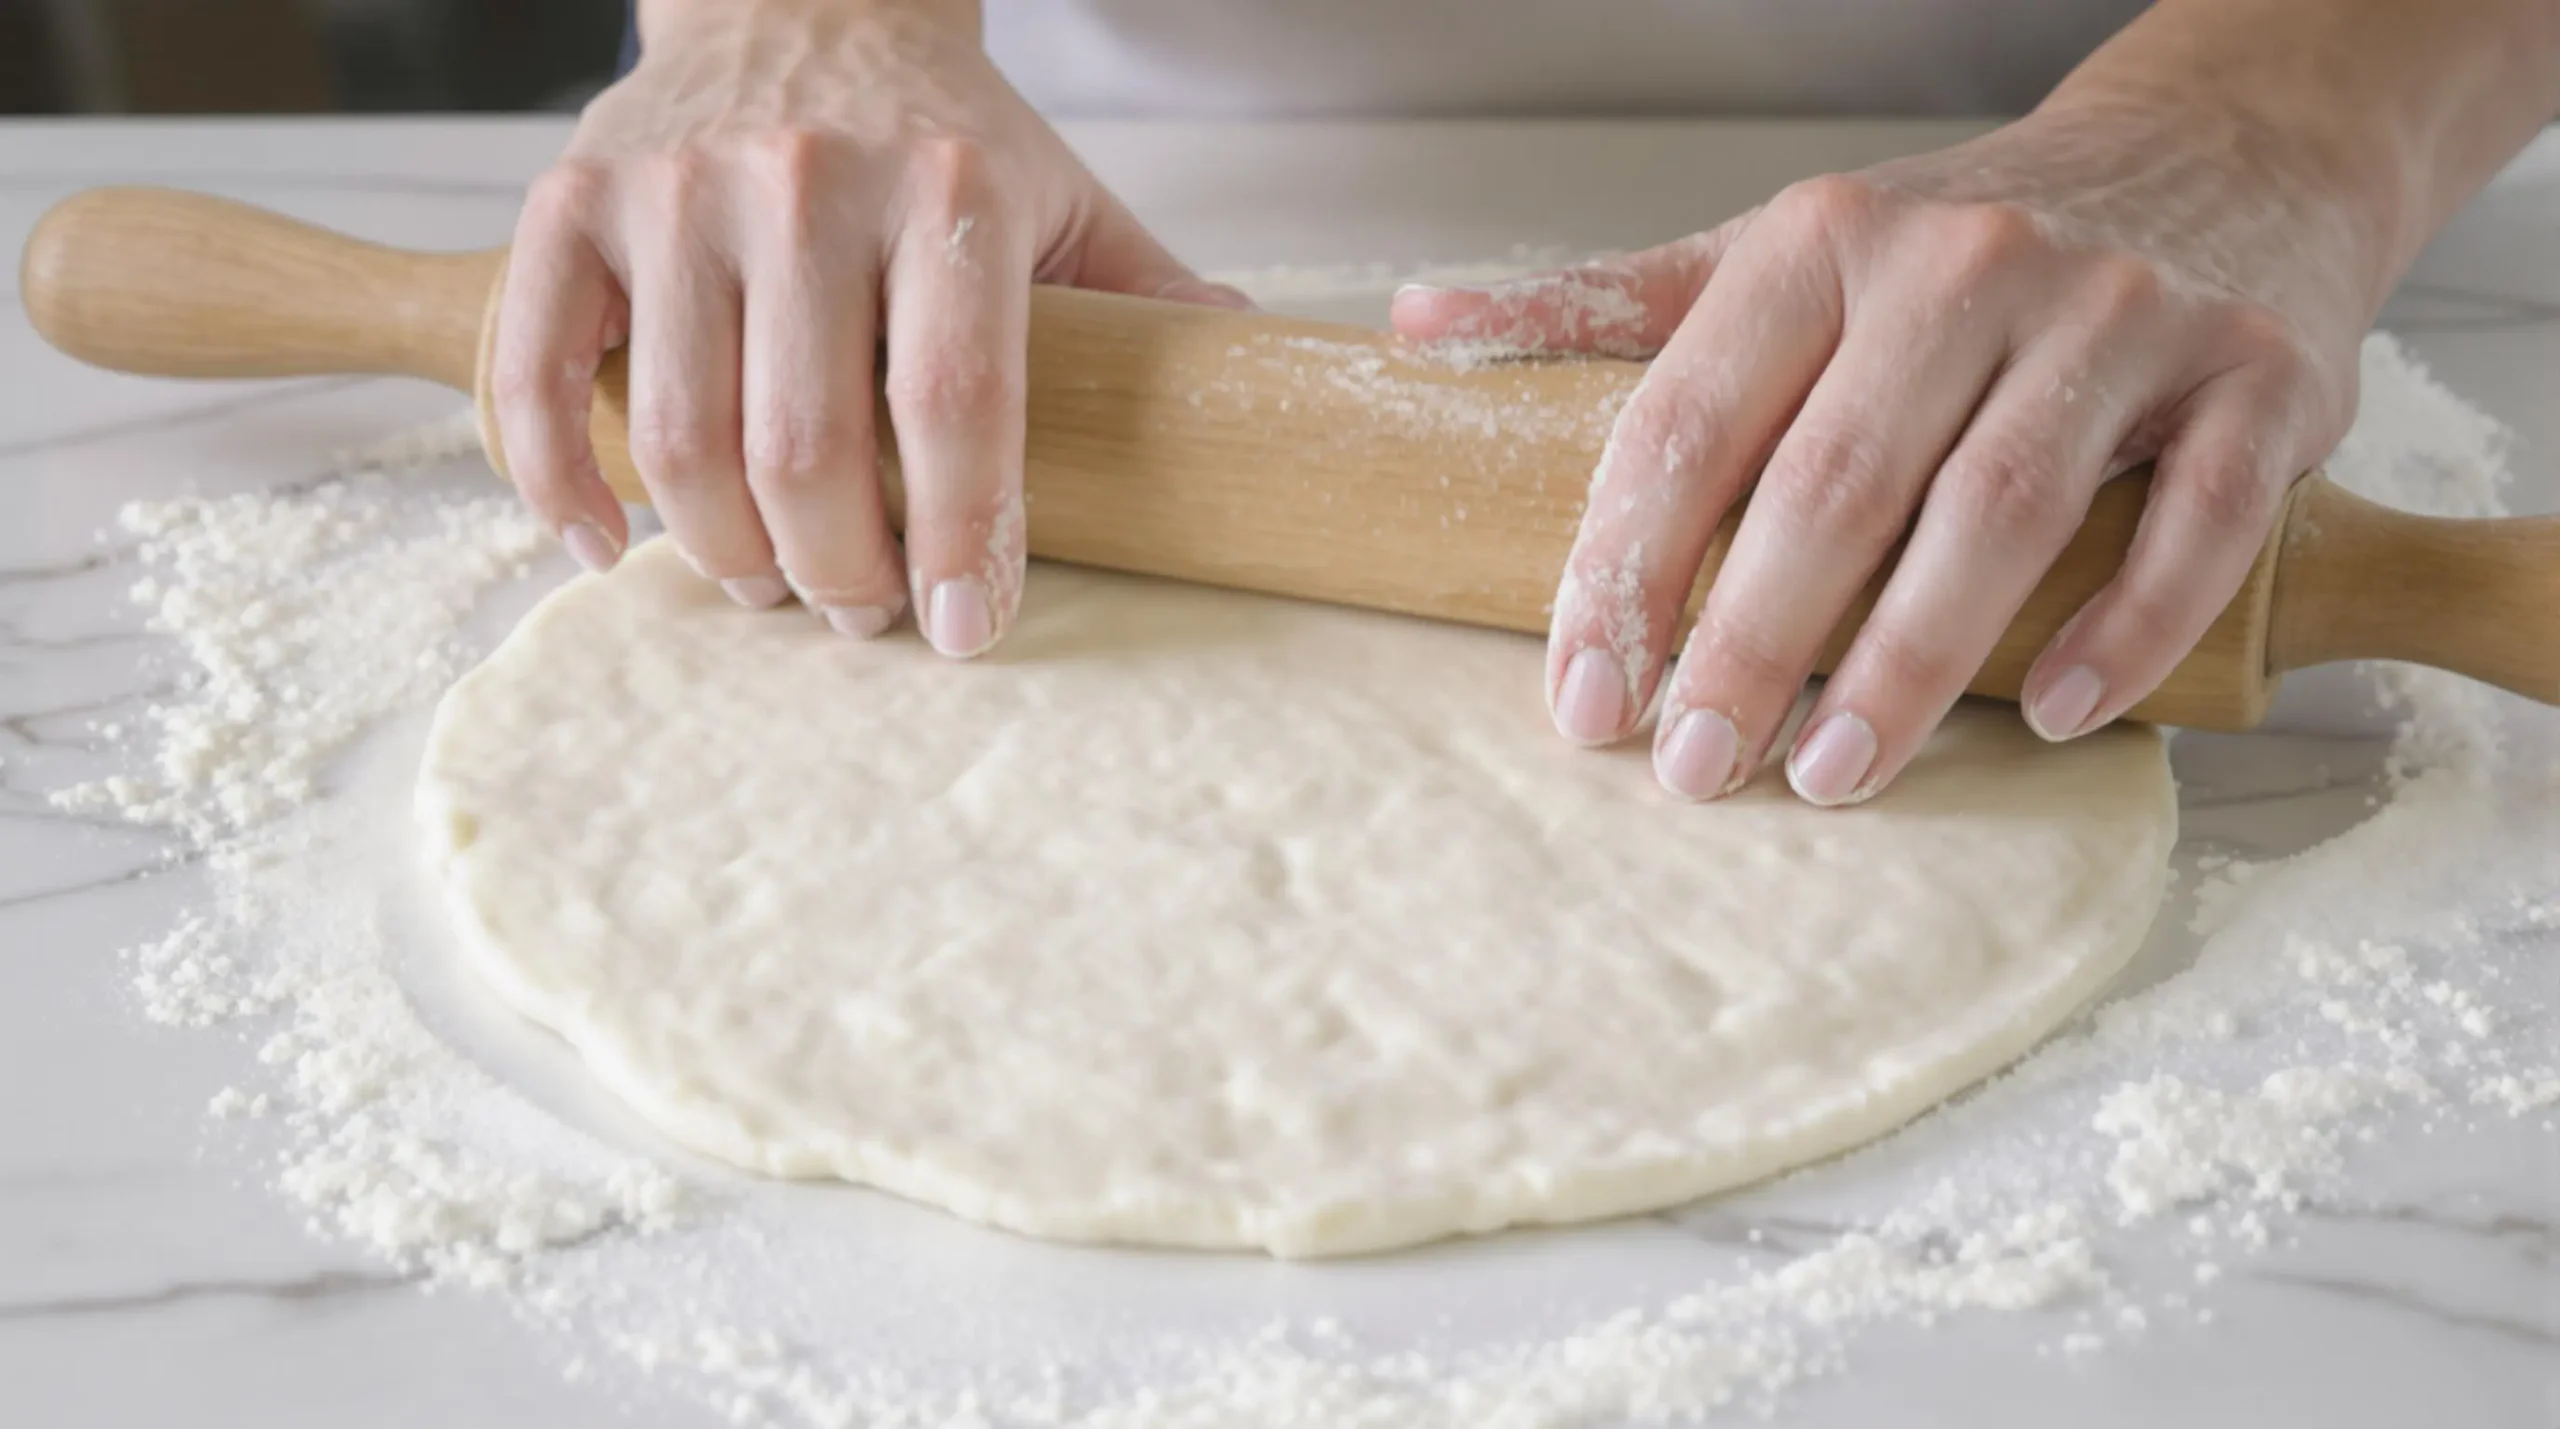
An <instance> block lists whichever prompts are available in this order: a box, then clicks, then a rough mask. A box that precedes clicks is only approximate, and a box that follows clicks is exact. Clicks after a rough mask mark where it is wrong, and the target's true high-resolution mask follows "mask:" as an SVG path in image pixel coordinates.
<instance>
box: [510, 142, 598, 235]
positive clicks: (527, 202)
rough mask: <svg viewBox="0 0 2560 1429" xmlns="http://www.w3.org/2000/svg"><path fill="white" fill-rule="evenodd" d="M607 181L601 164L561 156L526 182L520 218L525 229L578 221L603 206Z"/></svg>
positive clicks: (570, 224) (582, 220)
mask: <svg viewBox="0 0 2560 1429" xmlns="http://www.w3.org/2000/svg"><path fill="white" fill-rule="evenodd" d="M607 183H608V179H607V176H606V172H605V167H604V165H602V164H599V163H597V162H595V161H594V160H592V159H563V160H561V161H560V162H559V163H556V164H554V165H552V166H551V167H550V168H548V169H545V170H543V171H542V173H540V174H539V175H537V176H535V178H534V181H533V182H532V183H531V184H529V185H527V186H526V188H525V194H524V215H523V220H522V222H523V224H524V226H525V227H527V228H528V229H540V228H546V227H569V226H575V225H578V224H581V223H583V222H584V221H585V220H586V219H587V217H588V216H589V215H591V214H593V213H594V212H595V211H596V210H597V209H598V208H600V207H602V206H603V203H604V195H605V189H606V186H607Z"/></svg>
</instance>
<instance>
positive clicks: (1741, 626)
mask: <svg viewBox="0 0 2560 1429" xmlns="http://www.w3.org/2000/svg"><path fill="white" fill-rule="evenodd" d="M1681 664H1682V665H1683V666H1684V667H1687V666H1692V665H1694V666H1695V667H1696V668H1697V669H1698V670H1700V671H1701V672H1703V673H1705V674H1706V675H1707V677H1708V678H1712V679H1713V680H1715V681H1716V682H1717V683H1718V684H1719V685H1721V686H1724V687H1726V688H1733V689H1747V690H1762V691H1766V690H1772V689H1778V688H1781V687H1785V688H1789V689H1792V688H1793V687H1794V686H1796V685H1798V684H1800V683H1802V676H1801V674H1800V665H1801V661H1800V660H1798V659H1797V658H1796V657H1795V656H1792V655H1790V654H1788V653H1786V652H1785V651H1784V650H1783V649H1782V648H1781V646H1780V644H1779V642H1778V640H1777V638H1776V636H1775V635H1773V634H1772V633H1771V632H1770V631H1769V630H1768V629H1767V628H1766V627H1764V626H1762V625H1760V624H1758V623H1756V622H1753V621H1749V620H1738V619H1734V618H1731V617H1726V618H1721V619H1717V620H1714V621H1713V622H1712V623H1701V624H1700V626H1699V629H1698V634H1697V638H1696V639H1694V640H1693V641H1692V642H1691V643H1690V650H1689V653H1687V654H1685V655H1683V656H1682V657H1681Z"/></svg>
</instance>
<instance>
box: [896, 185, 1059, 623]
mask: <svg viewBox="0 0 2560 1429" xmlns="http://www.w3.org/2000/svg"><path fill="white" fill-rule="evenodd" d="M920 167H921V169H922V171H923V177H922V191H921V192H920V193H919V194H917V195H916V197H915V199H914V202H913V205H912V208H913V212H912V214H911V216H910V217H909V220H908V222H907V223H906V225H905V226H904V228H903V231H902V233H901V236H900V238H899V240H898V242H897V245H896V247H895V249H894V251H893V252H892V253H891V255H890V259H889V266H888V271H887V274H886V281H885V288H886V292H887V299H888V310H889V312H888V355H889V371H888V379H887V382H886V384H885V386H886V390H887V394H888V403H889V420H890V422H891V423H892V424H893V425H894V426H895V427H896V429H897V435H898V456H899V464H900V467H901V469H902V471H903V473H904V476H905V479H906V514H907V530H906V538H907V580H908V588H909V592H910V595H911V597H912V599H913V600H914V601H915V607H916V614H917V618H918V620H919V622H920V624H921V626H922V628H923V630H924V634H925V638H926V639H927V640H928V641H930V642H931V643H932V645H933V647H934V648H935V649H936V650H939V651H941V652H942V653H943V654H945V655H950V656H954V657H958V658H966V657H968V656H972V655H976V654H978V653H980V652H982V651H984V650H986V649H988V648H989V647H990V646H992V645H994V644H995V643H996V641H997V640H998V639H1000V638H1001V637H1002V635H1003V633H1004V629H1005V627H1006V626H1007V625H1008V624H1009V623H1010V622H1011V621H1012V619H1013V615H1014V611H1015V608H1016V606H1017V605H1018V604H1019V602H1020V600H1021V595H1022V571H1023V549H1024V548H1023V509H1022V421H1023V401H1024V398H1023V388H1024V373H1023V362H1024V356H1023V353H1024V344H1025V342H1026V340H1027V336H1028V330H1029V310H1030V285H1031V261H1030V255H1029V252H1028V248H1029V245H1028V244H1027V243H1025V242H1022V241H1020V240H1018V239H1017V238H1016V236H1015V235H1014V234H1012V233H1010V232H1008V231H1006V229H1005V228H1004V227H1003V225H1002V224H1001V222H1000V220H999V219H998V217H997V209H996V205H995V203H994V194H993V191H992V185H991V183H990V182H989V176H988V175H987V173H986V172H985V170H984V168H983V165H982V161H980V160H978V159H976V158H975V157H973V156H972V154H971V153H970V152H969V151H966V150H953V151H948V152H945V153H943V154H941V155H940V156H939V157H938V158H936V159H934V160H933V161H932V162H930V163H928V164H925V165H922V166H920Z"/></svg>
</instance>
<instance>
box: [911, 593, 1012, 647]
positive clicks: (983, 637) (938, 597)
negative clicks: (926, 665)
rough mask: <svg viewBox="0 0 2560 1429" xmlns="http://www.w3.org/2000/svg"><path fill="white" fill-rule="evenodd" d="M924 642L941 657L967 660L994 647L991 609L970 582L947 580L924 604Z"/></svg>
mask: <svg viewBox="0 0 2560 1429" xmlns="http://www.w3.org/2000/svg"><path fill="white" fill-rule="evenodd" d="M924 634H925V639H927V640H930V641H932V642H933V648H934V649H936V650H939V651H941V652H942V653H943V654H945V655H950V656H953V657H956V658H959V659H967V658H968V657H969V656H972V655H975V654H978V653H979V652H981V651H983V650H985V649H986V648H987V647H988V646H990V645H993V644H995V643H996V617H995V609H994V607H992V606H990V605H989V604H988V603H987V592H986V590H985V588H984V587H982V586H980V585H979V584H978V583H977V582H976V581H973V580H947V581H944V582H943V583H942V584H940V585H938V586H935V587H934V588H933V595H932V597H931V598H930V599H929V600H927V601H926V602H925V621H924Z"/></svg>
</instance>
